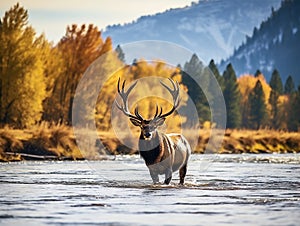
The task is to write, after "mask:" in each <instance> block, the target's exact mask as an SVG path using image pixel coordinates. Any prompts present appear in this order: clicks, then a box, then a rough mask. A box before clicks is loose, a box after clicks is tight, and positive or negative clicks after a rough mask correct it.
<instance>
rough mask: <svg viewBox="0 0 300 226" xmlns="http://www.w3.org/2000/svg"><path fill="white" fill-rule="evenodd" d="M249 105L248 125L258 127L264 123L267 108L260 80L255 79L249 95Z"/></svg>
mask: <svg viewBox="0 0 300 226" xmlns="http://www.w3.org/2000/svg"><path fill="white" fill-rule="evenodd" d="M248 101H249V106H250V120H249V121H250V124H249V125H250V127H251V128H252V129H259V128H260V127H261V126H263V125H264V124H266V121H267V108H266V103H265V93H264V91H263V87H262V84H261V82H260V80H257V82H256V85H255V87H254V88H253V90H252V91H251V93H250V95H249V100H248Z"/></svg>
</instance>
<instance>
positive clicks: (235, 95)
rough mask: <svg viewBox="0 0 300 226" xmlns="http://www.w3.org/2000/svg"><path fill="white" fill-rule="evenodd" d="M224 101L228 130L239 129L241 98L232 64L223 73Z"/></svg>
mask: <svg viewBox="0 0 300 226" xmlns="http://www.w3.org/2000/svg"><path fill="white" fill-rule="evenodd" d="M223 78H224V85H225V88H224V91H223V95H224V99H225V104H226V111H227V128H239V127H240V126H241V120H242V119H241V118H242V117H241V111H240V98H241V94H240V91H239V87H238V83H237V78H236V74H235V71H234V69H233V67H232V65H231V64H228V65H227V67H226V70H225V71H224V73H223Z"/></svg>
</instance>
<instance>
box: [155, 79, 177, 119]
mask: <svg viewBox="0 0 300 226" xmlns="http://www.w3.org/2000/svg"><path fill="white" fill-rule="evenodd" d="M169 80H170V82H171V83H172V86H173V90H172V89H171V88H170V87H168V86H167V85H166V84H164V83H163V82H160V83H161V84H162V86H163V87H165V88H166V89H167V90H168V91H169V93H170V94H171V95H172V97H173V107H172V109H171V110H170V111H169V112H167V113H165V114H162V107H160V112H159V113H158V106H157V105H156V112H155V116H154V119H159V118H165V117H167V116H169V115H170V114H172V113H173V112H174V111H175V110H176V108H177V107H178V106H179V102H180V99H179V84H178V82H177V81H176V83H175V82H174V81H173V80H172V79H170V78H169Z"/></svg>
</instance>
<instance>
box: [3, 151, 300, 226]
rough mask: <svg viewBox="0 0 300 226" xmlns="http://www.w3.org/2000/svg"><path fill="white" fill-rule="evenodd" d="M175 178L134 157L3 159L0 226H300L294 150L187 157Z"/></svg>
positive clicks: (299, 175)
mask: <svg viewBox="0 0 300 226" xmlns="http://www.w3.org/2000/svg"><path fill="white" fill-rule="evenodd" d="M161 180H162V178H161ZM177 183H178V173H175V174H174V175H173V179H172V182H171V185H168V186H166V185H152V182H151V179H150V176H149V173H148V170H147V168H146V166H145V165H144V162H143V160H142V159H140V158H139V156H118V157H116V159H115V160H107V161H25V162H13V163H1V164H0V186H1V187H0V225H206V226H207V225H231V226H232V225H300V155H299V154H278V155H276V154H274V155H192V157H191V160H190V163H189V167H188V173H187V176H186V184H185V185H184V186H179V185H177Z"/></svg>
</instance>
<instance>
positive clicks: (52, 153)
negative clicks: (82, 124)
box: [0, 125, 300, 161]
mask: <svg viewBox="0 0 300 226" xmlns="http://www.w3.org/2000/svg"><path fill="white" fill-rule="evenodd" d="M99 138H100V140H101V142H102V143H103V145H104V146H105V150H102V149H103V148H102V149H101V148H97V144H95V145H94V146H95V148H87V150H79V148H78V147H77V145H76V139H75V136H74V134H73V130H72V128H70V127H68V126H65V125H52V126H49V125H40V126H36V127H34V128H32V129H25V130H18V129H13V128H10V127H8V126H6V127H4V128H1V129H0V161H21V160H83V159H85V158H86V156H88V158H89V159H101V158H102V157H103V155H107V154H108V155H118V154H136V153H137V151H136V150H132V149H130V148H128V147H126V146H125V145H123V144H122V143H121V142H120V140H119V139H118V138H117V137H115V136H114V134H113V133H108V132H100V133H99ZM209 138H210V130H208V129H206V130H201V131H200V134H199V140H198V144H197V145H196V147H195V148H194V150H193V152H194V153H199V154H203V153H219V154H240V153H255V154H258V153H299V152H300V133H299V132H284V131H275V130H257V131H251V130H226V131H225V135H224V136H223V133H220V136H219V137H213V138H212V139H223V141H222V146H221V148H220V147H219V148H218V149H214V148H213V147H211V146H210V147H209V148H208V147H207V143H208V141H209ZM132 142H136V140H133V141H132ZM83 152H84V153H83ZM101 156H102V157H101Z"/></svg>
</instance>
